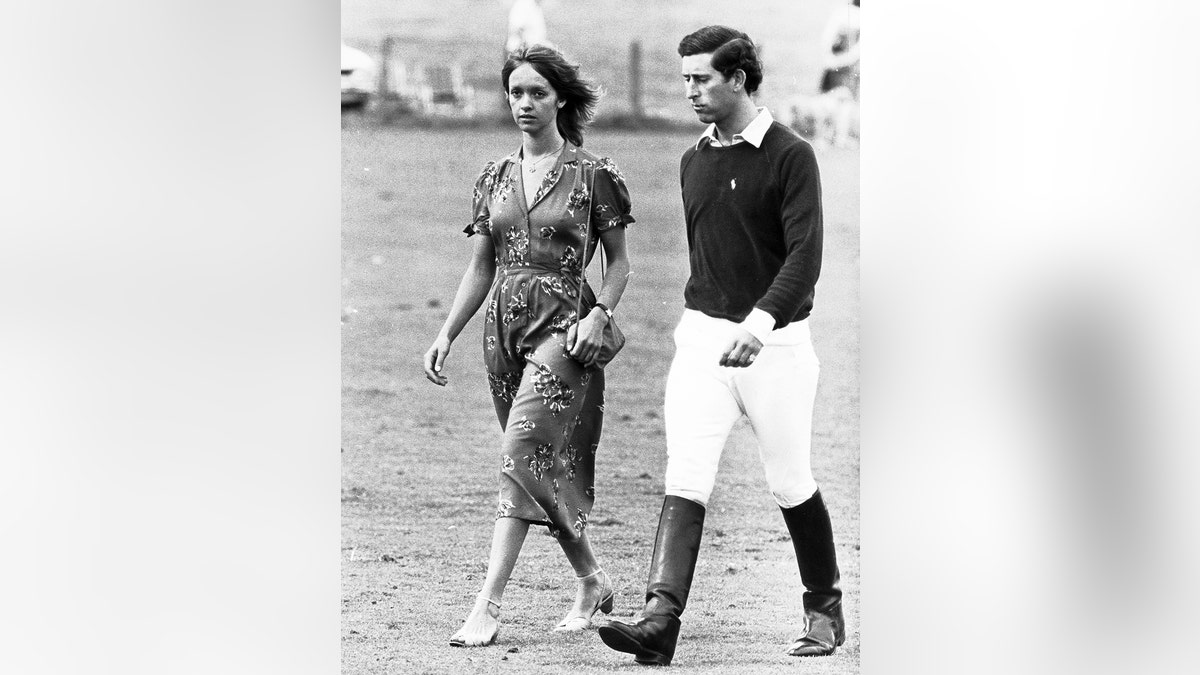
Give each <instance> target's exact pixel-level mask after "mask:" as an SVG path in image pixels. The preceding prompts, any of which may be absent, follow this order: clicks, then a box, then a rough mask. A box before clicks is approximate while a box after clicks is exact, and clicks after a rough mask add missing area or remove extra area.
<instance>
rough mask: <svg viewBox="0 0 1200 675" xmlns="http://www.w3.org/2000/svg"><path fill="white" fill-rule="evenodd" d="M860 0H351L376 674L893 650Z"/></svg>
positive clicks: (346, 99) (360, 662)
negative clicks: (880, 517) (868, 515)
mask: <svg viewBox="0 0 1200 675" xmlns="http://www.w3.org/2000/svg"><path fill="white" fill-rule="evenodd" d="M858 12H859V6H858V2H857V1H856V0H829V1H826V2H804V3H796V2H782V1H775V2H749V3H740V4H738V5H737V6H734V5H733V4H730V3H723V2H682V1H679V2H663V3H654V4H650V5H648V4H646V3H640V2H605V3H581V2H568V1H566V0H513V1H511V2H510V1H508V0H497V1H494V2H465V1H460V2H454V1H451V2H443V3H437V4H430V3H415V2H409V3H400V4H399V5H398V4H397V3H385V2H375V1H370V0H343V2H342V38H343V45H342V48H341V49H342V54H343V65H342V78H343V79H342V82H343V85H342V86H343V93H342V105H343V112H342V119H343V122H342V180H343V186H342V189H343V192H342V199H343V202H342V204H343V221H342V256H343V257H342V269H343V287H342V298H343V304H344V306H343V309H342V335H343V352H342V355H343V407H342V411H343V447H342V457H343V494H342V514H343V533H344V534H343V542H342V584H343V593H344V597H343V605H342V640H343V646H342V654H343V670H344V672H347V673H363V674H366V673H391V672H453V671H462V670H468V671H477V672H493V671H495V672H500V669H513V670H515V671H519V672H530V673H533V672H539V673H558V672H597V671H607V670H612V669H621V668H626V667H628V666H629V665H630V664H641V665H660V666H665V665H671V666H672V667H676V668H680V669H682V670H683V671H684V672H712V673H717V672H756V673H758V672H785V671H788V672H790V670H791V669H793V668H796V667H805V668H810V669H811V668H817V669H818V671H819V672H828V673H857V672H859V663H858V649H859V639H858V635H857V626H858V620H857V615H858V607H859V600H858V598H859V588H860V587H859V565H858V551H859V545H858V541H859V534H858V529H859V528H858V522H859V518H858V503H859V470H858V467H859V461H858V457H859V453H858V379H857V378H858V212H859V204H858V201H859V188H858V185H859V179H858V166H859V164H858V147H859V133H858V113H857V108H858V98H859V58H858V54H859V19H858ZM414 606H416V607H420V608H421V611H419V612H414V611H411V608H412V607H414ZM798 660H803V661H807V662H811V663H804V664H800V663H797V661H798Z"/></svg>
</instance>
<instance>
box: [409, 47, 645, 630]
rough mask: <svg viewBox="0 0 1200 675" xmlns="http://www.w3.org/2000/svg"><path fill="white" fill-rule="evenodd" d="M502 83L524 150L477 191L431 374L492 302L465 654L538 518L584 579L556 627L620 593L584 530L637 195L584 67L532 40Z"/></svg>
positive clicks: (490, 623)
mask: <svg viewBox="0 0 1200 675" xmlns="http://www.w3.org/2000/svg"><path fill="white" fill-rule="evenodd" d="M501 79H502V81H503V83H504V90H505V92H506V93H507V97H508V104H509V107H510V109H511V111H512V116H513V120H514V121H515V122H516V124H517V128H519V129H520V130H521V147H520V148H519V149H517V150H516V151H515V152H513V153H512V154H511V155H509V156H508V157H505V158H504V159H502V160H500V161H499V162H491V163H488V165H487V166H486V167H485V168H484V170H483V173H482V175H480V177H479V179H478V180H477V181H476V183H475V193H474V200H473V201H474V204H473V206H474V220H473V222H472V223H471V225H470V226H468V227H467V228H466V230H465V232H466V233H467V235H468V236H471V235H481V236H479V237H477V238H476V240H475V248H474V252H473V255H472V257H471V261H470V263H469V264H468V266H467V271H466V273H465V274H464V275H463V279H462V282H461V284H460V285H459V287H458V292H457V294H456V295H455V297H454V303H453V305H452V307H451V308H450V315H449V316H448V317H447V318H446V322H445V324H444V325H443V326H442V330H441V332H440V333H438V336H437V338H436V339H435V340H434V342H433V345H432V346H431V347H430V348H429V350H428V351H427V352H426V353H425V375H426V377H427V378H429V380H430V381H432V382H434V383H435V384H438V385H445V384H446V377H445V376H444V375H442V374H441V371H442V368H443V366H444V364H445V360H446V356H447V354H449V352H450V346H451V344H452V343H453V342H454V339H455V338H456V337H458V334H459V333H460V332H461V331H462V329H463V327H464V326H465V325H466V324H467V322H468V321H469V320H470V318H471V317H472V316H473V315H474V314H475V312H476V311H477V310H478V309H479V307H480V306H481V305H482V304H483V302H484V300H485V298H488V299H489V300H488V307H487V312H486V317H485V322H484V352H483V353H484V362H485V364H486V366H487V371H488V381H489V383H490V385H491V391H492V402H493V403H494V404H495V408H496V416H497V418H498V419H499V421H500V427H501V429H503V431H504V440H503V443H502V444H501V452H500V464H501V471H500V496H499V508H498V513H497V518H496V523H495V530H494V532H493V535H492V549H491V556H490V558H489V561H488V571H487V578H486V579H485V580H484V583H483V589H482V590H481V592H480V593H479V597H478V599H477V600H476V602H475V607H474V609H472V611H471V613H470V615H469V616H468V617H467V620H466V622H465V623H464V624H463V626H462V628H461V629H459V631H458V632H457V633H455V634H454V635H453V636H452V637H451V638H450V644H452V645H455V646H482V645H488V644H491V643H493V642H494V641H495V640H496V635H497V633H498V632H499V628H500V620H499V617H500V600H501V596H502V595H503V593H504V587H505V584H507V582H508V579H509V576H510V574H511V573H512V569H513V565H514V564H515V563H516V560H517V554H518V553H520V550H521V545H522V544H523V543H524V541H525V535H526V533H527V532H528V530H529V525H530V524H531V523H532V524H541V525H546V526H547V527H548V528H549V530H550V533H551V534H552V535H554V536H555V537H556V538H557V540H558V543H559V545H560V546H561V547H562V550H563V553H564V554H566V557H567V560H569V561H570V563H571V566H572V568H574V571H575V575H576V576H577V577H578V579H579V588H578V592H577V594H576V597H575V604H574V605H573V606H572V607H571V609H570V611H569V612H568V613H567V615H566V617H565V618H564V619H563V620H562V621H561V622H560V623H559V624H558V626H556V627H555V630H559V631H578V630H583V629H584V628H586V627H587V626H588V625H589V623H590V620H591V617H592V615H593V614H595V613H596V611H597V609H599V610H602V611H604V612H606V613H607V612H609V611H611V609H612V599H613V590H612V584H611V582H610V581H609V579H608V575H606V574H605V573H604V571H603V570H602V569H601V568H600V565H599V563H597V562H596V557H595V555H594V554H593V552H592V548H591V544H590V543H589V542H588V537H587V531H586V527H587V520H588V514H589V513H590V512H591V508H592V503H593V501H594V499H595V489H594V480H593V477H594V473H595V453H596V448H597V445H598V443H599V439H600V429H601V424H602V420H603V414H604V371H603V370H602V367H603V365H604V364H603V363H602V362H601V361H600V360H599V359H600V356H601V355H600V346H601V344H602V337H603V332H604V327H605V325H606V324H607V322H608V321H609V319H610V317H611V311H612V309H615V308H616V306H617V303H618V302H620V300H621V294H622V293H623V292H624V290H625V284H626V282H627V280H628V276H629V261H628V258H627V256H626V250H625V226H626V225H628V224H629V223H632V222H634V219H633V217H632V216H630V215H629V207H630V204H629V193H628V191H627V190H626V188H625V182H624V179H623V178H622V177H621V173H620V171H619V170H618V169H617V167H616V166H615V165H614V164H613V163H612V162H611V161H609V160H608V159H600V158H598V157H596V156H595V155H593V154H591V153H589V152H587V151H585V150H583V149H582V148H581V147H580V146H581V145H582V144H583V126H584V124H585V123H587V122H588V121H589V120H590V119H591V116H592V113H593V110H594V109H595V106H596V103H597V101H598V100H599V93H598V91H597V90H596V88H595V87H593V86H592V85H591V84H589V83H588V82H586V81H583V80H581V79H580V78H579V74H578V67H577V66H574V65H572V64H570V63H568V62H567V61H566V60H565V59H564V58H563V56H562V54H560V53H559V52H557V51H555V50H554V49H551V48H549V47H545V46H540V45H538V46H532V47H529V48H526V49H523V50H521V51H518V52H515V53H513V54H512V55H510V56H509V58H508V60H507V61H506V62H505V64H504V68H503V69H502V71H501ZM589 222H590V224H591V230H590V232H591V235H590V236H589V237H588V240H589V241H590V242H591V243H590V245H589V247H588V248H589V250H587V251H584V250H583V248H584V241H585V238H584V237H585V234H586V233H587V232H588V227H587V226H588V224H589ZM597 239H598V240H599V245H600V246H602V247H603V250H604V254H605V257H606V258H607V266H606V274H605V276H604V283H603V286H602V288H601V289H600V292H599V297H598V298H597V295H596V294H595V293H594V291H593V290H592V289H591V288H590V287H588V286H584V287H583V288H582V289H581V288H580V281H581V273H582V270H583V268H584V267H585V266H586V263H587V261H588V260H590V258H591V256H592V254H593V253H594V251H595V249H596V245H597ZM580 292H582V294H583V302H582V310H581V313H582V317H577V316H576V309H575V308H576V299H577V297H578V294H579V293H580Z"/></svg>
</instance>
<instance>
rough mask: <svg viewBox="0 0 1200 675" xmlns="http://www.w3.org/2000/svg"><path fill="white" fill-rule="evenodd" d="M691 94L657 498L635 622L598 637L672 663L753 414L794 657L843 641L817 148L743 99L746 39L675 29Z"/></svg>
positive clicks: (757, 64)
mask: <svg viewBox="0 0 1200 675" xmlns="http://www.w3.org/2000/svg"><path fill="white" fill-rule="evenodd" d="M679 55H680V56H681V57H682V58H683V79H684V82H685V85H686V87H685V88H686V91H687V98H688V100H689V101H690V102H691V104H692V109H693V110H694V111H695V112H696V115H697V116H698V117H699V118H700V120H701V121H702V122H708V123H710V124H709V126H708V128H707V130H706V131H705V132H704V135H703V136H702V137H701V139H700V141H699V142H698V143H697V144H696V145H695V146H694V147H689V148H688V149H687V151H686V152H684V154H683V159H682V161H681V163H680V182H681V184H682V188H683V204H684V215H685V218H686V221H687V236H688V249H689V255H690V261H691V276H690V278H689V279H688V282H687V286H686V288H685V290H684V300H685V310H684V315H683V318H682V319H681V320H680V322H679V325H678V327H677V328H676V329H675V345H676V351H675V359H674V361H673V362H672V364H671V371H670V375H669V376H668V378H667V390H666V403H665V421H666V431H667V470H666V480H665V482H666V496H665V497H664V499H663V506H662V513H661V515H660V516H659V521H658V535H657V537H656V540H655V544H654V553H653V556H652V558H651V563H650V575H649V580H648V582H647V585H646V605H645V607H644V608H643V609H642V611H641V613H640V617H639V618H638V620H637V622H636V623H634V624H625V623H617V622H613V623H610V624H609V625H608V626H605V627H602V628H600V631H599V632H600V637H601V638H602V639H603V640H604V642H605V644H607V645H608V646H609V647H611V648H613V649H616V650H618V651H623V652H629V653H632V654H634V655H635V660H636V661H637V662H638V663H642V664H648V665H650V664H653V665H667V664H669V663H670V662H671V659H672V658H673V656H674V653H675V643H676V641H677V639H678V637H679V628H680V620H679V617H680V615H681V614H682V613H683V610H684V606H685V605H686V604H687V598H688V591H689V589H690V587H691V583H692V574H693V572H694V571H695V568H696V556H697V554H698V553H699V550H700V537H701V534H702V530H703V526H704V514H705V505H706V504H707V502H708V498H709V495H710V494H711V492H712V489H713V485H714V483H715V482H716V474H717V465H718V463H719V461H720V457H721V451H722V449H723V448H724V445H725V440H726V438H727V437H728V435H729V432H730V430H731V429H732V427H733V425H734V423H735V422H737V420H738V419H740V418H741V416H743V415H745V416H747V417H748V418H749V419H750V422H751V424H752V426H753V428H754V434H755V437H756V439H757V441H758V445H759V452H760V455H761V457H762V462H763V465H764V468H765V470H766V476H767V482H768V484H769V487H770V489H771V493H772V495H773V496H774V498H775V500H776V502H777V503H778V504H779V506H780V509H781V510H782V511H783V519H784V522H785V523H786V524H787V528H788V531H789V533H790V534H791V537H792V543H793V546H794V548H795V551H796V560H797V563H798V566H799V568H800V578H801V581H802V583H803V585H804V587H805V591H804V595H803V605H804V614H805V616H804V631H803V633H802V634H801V635H800V637H798V638H797V639H796V640H795V642H793V643H792V645H791V646H790V647H789V649H788V653H789V654H791V655H793V656H820V655H826V654H832V653H833V651H834V649H835V648H836V647H837V646H839V645H841V644H842V643H843V642H844V640H845V628H844V622H843V619H842V607H841V597H842V594H841V591H840V590H839V588H838V579H839V576H838V567H837V557H836V554H835V551H834V543H833V531H832V527H831V524H830V520H829V512H828V511H827V510H826V508H825V503H824V501H823V500H822V498H821V493H820V491H819V490H818V489H817V484H816V482H815V481H814V480H813V477H812V470H811V467H810V465H809V443H810V436H811V431H812V406H813V400H814V398H815V396H816V388H817V373H818V363H817V359H816V355H815V354H814V352H813V348H812V342H811V340H810V337H809V332H808V322H807V321H806V319H807V317H808V315H809V311H810V310H811V309H812V306H813V288H814V285H815V284H816V281H817V275H818V273H819V271H820V266H821V237H822V226H821V184H820V176H819V175H818V172H817V164H816V158H815V156H814V154H813V150H812V146H810V145H809V144H808V143H807V142H805V141H804V140H803V139H801V138H800V137H799V136H797V135H795V134H794V133H793V132H792V131H791V130H789V129H788V128H787V127H785V126H784V125H782V124H780V123H778V122H775V121H774V120H773V119H772V117H771V114H770V112H768V111H767V110H766V109H765V108H762V109H759V108H757V107H756V106H755V105H754V102H753V100H752V98H751V95H752V94H753V93H754V92H755V91H756V90H757V89H758V85H759V83H760V82H762V64H761V61H760V60H759V58H758V54H757V50H756V49H755V46H754V44H753V42H751V41H750V38H749V37H748V36H747V35H746V34H745V33H742V32H740V31H736V30H733V29H731V28H727V27H724V26H708V27H706V28H702V29H700V30H698V31H696V32H695V33H692V34H691V35H688V36H687V37H685V38H683V40H682V41H681V42H680V44H679Z"/></svg>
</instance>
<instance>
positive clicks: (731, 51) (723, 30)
mask: <svg viewBox="0 0 1200 675" xmlns="http://www.w3.org/2000/svg"><path fill="white" fill-rule="evenodd" d="M710 52H711V53H712V67H713V70H715V71H717V72H719V73H721V75H724V76H725V78H726V79H728V78H730V77H732V76H733V74H734V73H735V72H737V71H739V70H740V71H742V72H744V73H746V91H748V92H750V93H751V94H753V93H754V92H756V91H758V85H759V84H761V83H762V60H761V59H759V58H758V50H757V49H756V48H755V47H754V42H753V41H752V40H751V39H750V36H749V35H746V34H745V33H743V32H742V31H740V30H734V29H732V28H730V27H728V26H705V27H704V28H701V29H700V30H698V31H696V32H695V33H692V34H691V35H688V36H686V37H684V38H683V39H682V40H680V41H679V55H680V56H694V55H696V54H708V53H710Z"/></svg>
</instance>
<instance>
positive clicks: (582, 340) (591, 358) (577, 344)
mask: <svg viewBox="0 0 1200 675" xmlns="http://www.w3.org/2000/svg"><path fill="white" fill-rule="evenodd" d="M606 325H608V315H607V314H605V313H604V311H603V310H600V309H592V311H591V312H589V313H588V315H587V316H585V317H583V320H582V321H580V322H578V323H576V324H575V325H573V326H571V327H570V328H568V329H567V353H568V354H570V355H571V358H573V359H575V360H576V361H578V362H580V363H582V364H583V366H584V367H585V368H591V367H592V366H594V365H596V359H597V358H598V357H599V356H600V346H601V345H602V344H604V327H605V326H606Z"/></svg>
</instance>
